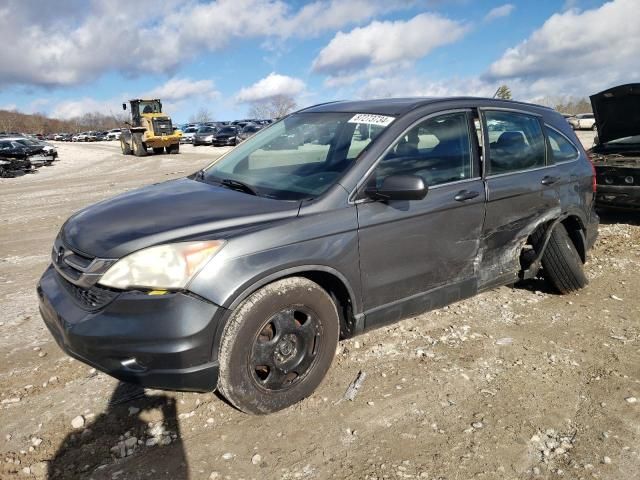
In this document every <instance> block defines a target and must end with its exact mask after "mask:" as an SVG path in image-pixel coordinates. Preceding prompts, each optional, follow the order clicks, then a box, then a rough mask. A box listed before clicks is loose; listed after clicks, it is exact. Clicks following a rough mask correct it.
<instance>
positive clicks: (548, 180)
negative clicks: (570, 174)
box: [540, 175, 558, 185]
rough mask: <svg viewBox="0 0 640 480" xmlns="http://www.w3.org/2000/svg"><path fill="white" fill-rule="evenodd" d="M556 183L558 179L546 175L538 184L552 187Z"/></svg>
mask: <svg viewBox="0 0 640 480" xmlns="http://www.w3.org/2000/svg"><path fill="white" fill-rule="evenodd" d="M557 181H558V177H552V176H550V175H547V176H545V177H544V178H543V179H542V180H540V183H541V184H542V185H553V184H554V183H556V182H557Z"/></svg>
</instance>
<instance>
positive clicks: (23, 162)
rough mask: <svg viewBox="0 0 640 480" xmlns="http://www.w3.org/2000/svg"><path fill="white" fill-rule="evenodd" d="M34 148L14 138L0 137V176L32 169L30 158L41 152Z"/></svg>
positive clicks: (8, 175)
mask: <svg viewBox="0 0 640 480" xmlns="http://www.w3.org/2000/svg"><path fill="white" fill-rule="evenodd" d="M41 152H42V149H41V148H40V149H36V148H32V147H28V146H26V145H22V144H20V143H18V142H16V141H14V140H7V139H2V138H0V177H15V176H16V175H17V174H19V173H28V172H31V171H33V169H34V165H33V164H32V163H31V161H30V158H31V157H33V156H35V155H37V154H38V153H41Z"/></svg>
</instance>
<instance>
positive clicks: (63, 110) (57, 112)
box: [49, 97, 122, 120]
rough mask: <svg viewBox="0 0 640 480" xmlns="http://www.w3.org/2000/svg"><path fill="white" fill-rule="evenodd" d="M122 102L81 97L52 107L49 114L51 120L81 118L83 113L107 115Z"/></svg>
mask: <svg viewBox="0 0 640 480" xmlns="http://www.w3.org/2000/svg"><path fill="white" fill-rule="evenodd" d="M121 103H122V101H118V100H117V99H114V100H112V101H110V100H97V99H95V98H91V97H83V98H79V99H75V100H65V101H62V102H60V103H58V104H56V105H54V106H53V108H52V110H51V111H50V113H49V116H51V117H52V118H59V119H62V120H68V119H71V118H76V117H81V116H82V115H84V114H85V113H93V112H101V113H104V114H109V113H110V112H113V111H114V110H115V109H116V108H117V107H119V106H120V104H121Z"/></svg>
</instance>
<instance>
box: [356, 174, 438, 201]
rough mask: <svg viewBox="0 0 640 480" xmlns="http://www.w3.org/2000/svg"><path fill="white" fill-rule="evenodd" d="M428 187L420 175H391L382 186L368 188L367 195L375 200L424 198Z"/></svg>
mask: <svg viewBox="0 0 640 480" xmlns="http://www.w3.org/2000/svg"><path fill="white" fill-rule="evenodd" d="M427 191H428V187H427V185H426V184H425V183H424V180H423V178H422V177H420V176H418V175H390V176H388V177H387V178H385V179H384V180H383V181H382V185H381V186H380V188H375V187H374V188H367V189H366V190H365V193H366V195H367V196H368V197H369V198H372V199H374V200H382V201H388V200H422V199H423V198H424V197H425V196H426V195H427Z"/></svg>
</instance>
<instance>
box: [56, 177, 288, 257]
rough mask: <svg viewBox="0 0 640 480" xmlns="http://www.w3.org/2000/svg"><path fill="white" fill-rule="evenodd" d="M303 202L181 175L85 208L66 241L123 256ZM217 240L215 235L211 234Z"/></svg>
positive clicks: (261, 218)
mask: <svg viewBox="0 0 640 480" xmlns="http://www.w3.org/2000/svg"><path fill="white" fill-rule="evenodd" d="M299 206H300V204H299V202H288V201H279V200H272V199H268V198H264V197H256V196H253V195H249V194H246V193H242V192H238V191H235V190H229V189H227V188H223V187H220V186H217V185H210V184H207V183H203V182H199V181H196V180H191V179H189V178H182V179H178V180H171V181H168V182H164V183H159V184H155V185H150V186H148V187H144V188H141V189H138V190H133V191H131V192H127V193H124V194H122V195H119V196H117V197H114V198H111V199H109V200H105V201H103V202H100V203H97V204H95V205H92V206H91V207H88V208H86V209H84V210H81V211H80V212H78V213H77V214H75V215H73V216H72V217H71V218H70V219H69V220H68V221H67V222H66V223H65V224H64V226H63V227H62V237H63V240H64V242H65V243H66V244H67V245H68V246H69V247H71V248H72V249H74V250H76V251H77V252H78V253H81V254H85V255H87V256H90V257H100V258H121V257H123V256H125V255H127V254H129V253H131V252H134V251H136V250H139V249H141V248H145V247H149V246H152V245H157V244H160V243H166V242H171V241H181V240H188V239H196V238H202V237H203V236H204V237H208V235H209V234H213V233H214V232H219V235H218V236H217V238H221V236H222V237H223V233H224V232H222V230H229V229H232V228H237V227H240V226H245V225H247V226H248V225H252V224H256V223H260V222H266V221H272V220H277V219H281V218H286V217H294V216H296V215H297V214H298V210H299ZM208 238H212V237H208Z"/></svg>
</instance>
